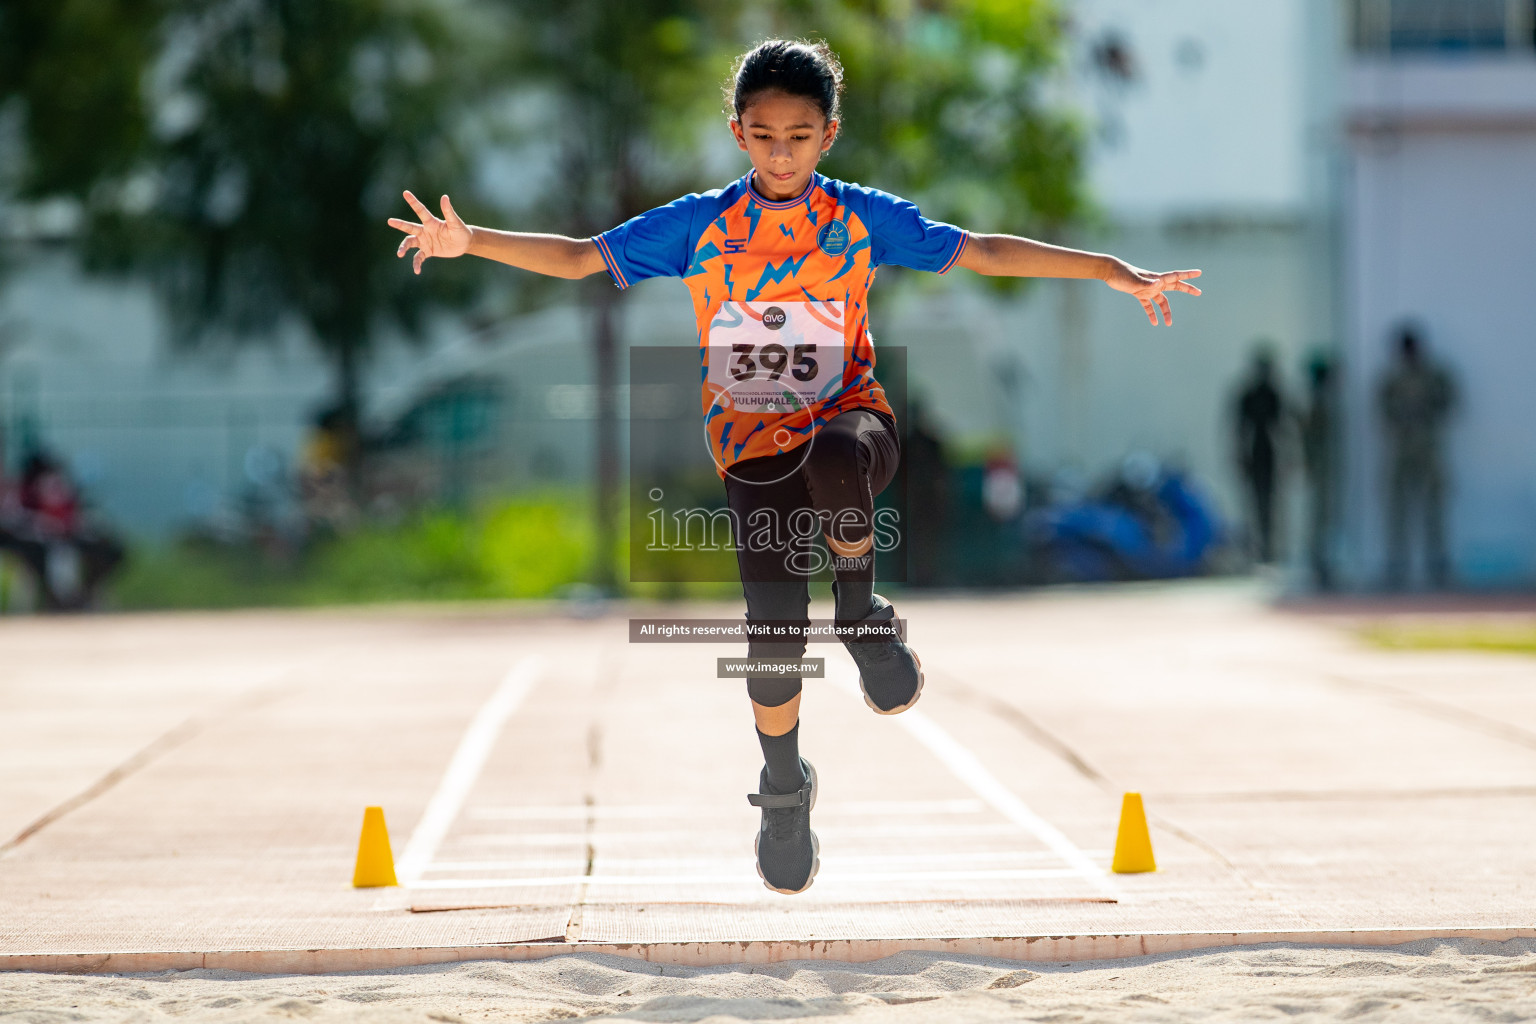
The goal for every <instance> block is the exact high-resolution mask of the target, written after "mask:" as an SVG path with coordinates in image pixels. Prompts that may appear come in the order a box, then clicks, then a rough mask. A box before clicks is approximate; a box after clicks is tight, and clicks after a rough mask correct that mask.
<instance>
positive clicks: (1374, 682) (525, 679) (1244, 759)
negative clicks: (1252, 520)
mask: <svg viewBox="0 0 1536 1024" xmlns="http://www.w3.org/2000/svg"><path fill="white" fill-rule="evenodd" d="M897 606H898V609H899V610H900V612H901V614H902V615H903V616H904V617H906V618H907V619H908V620H909V623H910V640H911V642H912V644H913V645H914V647H916V648H917V649H918V651H919V652H920V653H921V654H922V657H923V664H924V668H925V670H926V671H927V675H928V683H927V686H926V688H925V690H924V693H923V698H922V701H921V702H920V703H919V705H918V706H917V708H916V709H914V712H915V713H908V714H906V715H901V716H894V717H890V718H884V717H879V716H876V715H874V714H873V713H871V712H870V711H869V710H868V709H867V708H866V707H865V706H864V704H863V702H862V701H861V700H860V699H859V697H858V695H857V692H856V686H855V684H854V682H853V680H854V678H855V677H854V676H853V675H852V661H851V659H849V658H848V656H847V654H846V653H845V652H844V651H843V649H842V648H841V646H840V645H836V644H818V645H813V647H812V649H811V651H810V652H809V653H810V655H812V656H825V657H826V658H827V661H828V678H827V679H825V680H808V681H807V684H806V689H807V692H806V696H805V699H804V708H803V724H802V727H801V734H802V750H803V751H804V753H805V754H806V756H807V757H809V758H810V759H811V760H812V761H813V762H814V763H815V764H816V766H817V769H818V772H819V775H820V779H821V790H820V795H819V801H818V804H817V808H816V811H815V814H814V816H813V825H814V827H815V828H816V830H817V832H818V834H819V835H820V837H821V849H822V867H821V872H820V874H819V875H818V876H817V880H816V883H815V885H814V886H813V887H812V888H811V889H810V890H809V891H807V892H806V893H804V894H801V895H799V896H781V895H778V894H775V893H772V892H769V891H768V890H766V889H764V888H763V887H762V885H761V883H760V882H759V880H758V878H757V875H756V873H755V871H754V869H753V864H752V838H753V835H754V832H755V828H756V811H755V809H754V808H751V807H750V806H749V805H748V804H747V802H746V799H745V794H746V793H747V792H748V790H749V789H752V788H754V787H755V785H756V778H757V769H758V766H759V765H760V763H761V762H760V756H759V753H758V750H757V747H756V743H755V740H754V738H753V733H752V725H751V716H750V712H749V709H748V705H747V701H746V697H745V694H744V692H743V689H744V688H743V685H742V683H741V682H740V681H739V680H720V679H717V678H715V659H716V658H717V657H720V656H725V655H740V654H743V653H745V650H744V645H743V644H739V643H738V644H734V645H733V644H723V645H714V644H680V643H679V644H631V643H629V642H628V619H629V618H630V617H631V616H643V615H666V616H671V617H684V616H697V617H701V618H729V617H737V616H739V615H740V609H739V607H737V606H734V605H715V606H702V605H701V606H688V607H678V606H668V607H665V608H657V607H646V608H642V607H638V606H636V607H613V608H610V609H609V610H608V611H607V613H606V614H605V615H603V616H601V617H598V618H595V619H580V618H575V617H572V616H570V615H568V614H565V613H564V612H563V610H562V609H560V608H558V607H525V608H513V607H506V606H485V607H468V608H466V607H435V608H390V609H368V610H331V611H323V612H241V613H227V614H225V613H220V614H201V615H152V616H148V615H144V616H103V617H89V618H59V619H49V620H36V619H34V620H15V621H7V622H0V666H3V669H0V844H4V845H3V847H0V969H4V968H29V969H35V970H101V971H123V970H157V969H163V968H170V967H176V968H186V967H204V966H206V967H226V968H234V969H241V970H273V971H305V972H315V971H326V970H352V969H361V968H369V967H392V966H400V965H404V964H415V963H432V962H448V961H455V960H463V959H469V958H483V957H499V958H503V959H524V958H530V957H538V956H546V955H550V954H552V953H561V952H571V951H576V950H592V951H597V952H605V951H606V952H619V953H622V954H623V955H627V956H632V957H645V958H649V959H654V960H663V961H668V962H684V963H693V964H704V963H725V962H741V961H759V962H760V961H767V960H784V959H791V958H806V957H816V956H824V957H829V958H836V959H842V960H860V959H873V958H875V957H880V956H886V955H890V954H891V953H893V952H896V951H899V950H903V949H928V950H937V951H949V952H956V953H970V954H977V953H979V954H983V955H989V956H998V957H1007V958H1010V959H1020V960H1070V959H1088V958H1095V959H1096V958H1103V957H1109V956H1126V955H1136V954H1141V953H1153V952H1164V951H1169V950H1174V949H1187V948H1199V947H1204V946H1213V945H1226V944H1236V943H1258V942H1268V941H1274V940H1276V939H1283V940H1285V941H1301V942H1334V943H1338V942H1352V943H1367V944H1388V943H1398V942H1404V941H1409V940H1412V939H1416V938H1420V937H1426V936H1447V937H1449V936H1468V937H1479V938H1489V939H1498V940H1502V939H1508V938H1513V937H1533V936H1536V927H1533V926H1536V883H1533V881H1532V879H1533V878H1536V871H1533V870H1532V865H1533V860H1532V854H1531V851H1532V849H1536V658H1529V657H1521V656H1513V655H1498V654H1475V653H1466V654H1463V653H1406V652H1392V651H1380V650H1374V649H1370V648H1368V647H1365V646H1363V645H1362V644H1360V643H1358V642H1357V641H1356V640H1354V639H1353V637H1352V635H1351V634H1350V633H1349V632H1348V631H1347V630H1345V629H1344V628H1342V627H1341V626H1340V624H1339V623H1338V622H1337V621H1334V620H1333V619H1330V618H1328V617H1324V616H1308V615H1302V614H1295V613H1290V612H1284V611H1276V610H1273V609H1271V608H1270V607H1268V606H1267V605H1266V604H1265V603H1264V602H1262V601H1261V600H1259V598H1258V596H1257V594H1256V592H1255V591H1253V590H1252V589H1250V588H1243V587H1233V586H1226V585H1210V584H1193V585H1177V586H1167V587H1148V588H1127V589H1114V590H1098V591H1080V592H1065V593H1053V594H1049V595H1045V594H1042V595H1031V596H1008V597H999V598H995V599H993V598H966V599H917V598H912V597H905V598H902V599H901V600H899V601H898V605H897ZM818 611H819V613H820V614H823V615H826V614H829V613H830V601H829V599H827V598H826V597H825V596H824V595H823V596H822V597H821V598H820V599H819V602H818V606H817V608H816V609H813V614H816V613H817V612H818ZM1129 790H1134V791H1139V792H1141V793H1142V794H1143V795H1144V799H1145V802H1146V806H1147V808H1148V812H1149V816H1150V818H1151V824H1152V837H1153V843H1154V847H1155V849H1156V853H1157V859H1158V865H1159V870H1158V871H1157V872H1156V873H1152V874H1143V875H1111V874H1109V873H1108V866H1109V860H1110V854H1111V849H1112V846H1113V843H1114V837H1115V827H1116V817H1117V814H1118V811H1119V806H1120V797H1121V794H1122V793H1123V792H1125V791H1129ZM370 804H377V805H382V806H383V807H384V810H385V814H386V817H387V820H388V824H389V828H390V833H391V838H392V840H393V847H394V852H395V856H396V858H397V862H398V866H399V868H400V870H401V874H402V881H404V882H406V883H407V884H406V885H404V886H402V887H400V888H398V889H371V890H358V889H353V888H351V886H350V880H351V873H352V863H353V857H354V855H355V852H356V843H357V837H358V829H359V826H360V824H361V819H362V811H363V808H364V807H365V806H367V805H370Z"/></svg>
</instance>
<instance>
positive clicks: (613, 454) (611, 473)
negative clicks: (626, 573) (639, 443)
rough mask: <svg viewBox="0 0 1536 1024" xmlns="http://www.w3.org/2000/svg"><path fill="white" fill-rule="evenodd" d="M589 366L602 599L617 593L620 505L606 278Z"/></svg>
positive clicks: (614, 315) (614, 323)
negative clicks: (594, 396) (593, 384)
mask: <svg viewBox="0 0 1536 1024" xmlns="http://www.w3.org/2000/svg"><path fill="white" fill-rule="evenodd" d="M593 290H594V292H596V295H595V297H594V301H593V313H594V316H593V320H592V362H593V375H594V377H595V379H596V382H597V438H596V442H597V467H596V468H597V506H596V514H597V522H596V524H595V525H596V531H595V532H596V536H597V545H596V551H595V553H594V558H595V563H594V565H593V573H592V580H593V583H595V584H596V585H597V586H598V588H600V589H601V590H602V591H603V593H605V594H613V593H616V592H617V590H618V579H617V573H616V571H615V570H616V566H615V564H614V561H615V560H614V541H615V539H616V534H615V522H614V521H615V519H616V518H617V512H618V505H619V500H618V499H619V430H618V427H619V418H618V362H619V359H618V347H619V346H618V326H619V324H618V321H619V315H618V314H619V311H618V299H619V295H618V292H617V291H616V290H615V289H614V287H613V284H612V282H610V281H609V280H608V277H607V275H606V274H605V275H603V277H602V278H601V279H599V280H598V281H597V283H596V284H595V285H594V288H593Z"/></svg>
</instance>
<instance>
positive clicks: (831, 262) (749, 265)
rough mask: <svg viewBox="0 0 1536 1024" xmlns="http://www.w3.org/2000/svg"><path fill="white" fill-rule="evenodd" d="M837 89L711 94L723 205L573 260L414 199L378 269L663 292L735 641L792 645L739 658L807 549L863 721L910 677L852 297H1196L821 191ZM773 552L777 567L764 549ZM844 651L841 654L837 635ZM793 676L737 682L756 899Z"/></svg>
mask: <svg viewBox="0 0 1536 1024" xmlns="http://www.w3.org/2000/svg"><path fill="white" fill-rule="evenodd" d="M842 84H843V75H842V67H841V65H840V64H839V63H838V60H837V57H836V56H835V55H834V54H833V53H832V51H831V50H829V49H828V48H827V46H826V45H825V44H824V43H805V42H791V41H787V40H782V39H772V40H768V41H766V42H763V43H760V44H759V45H757V46H755V47H753V48H752V49H751V50H750V51H749V52H747V53H745V54H743V55H742V56H741V58H740V59H738V61H737V62H736V67H735V69H734V71H733V73H732V77H731V79H730V80H729V82H728V84H727V92H728V94H729V96H730V107H731V109H730V112H729V113H730V119H729V122H728V123H729V128H730V131H731V134H732V137H733V138H734V139H735V142H736V145H737V146H738V147H739V148H740V149H741V150H742V151H743V152H745V153H746V154H747V157H748V159H749V161H750V163H751V167H750V169H749V170H748V171H747V173H746V174H744V175H742V176H741V177H740V178H738V179H737V180H735V181H733V182H731V183H730V184H728V185H725V186H724V187H722V188H717V189H712V190H710V191H708V192H704V193H694V194H690V195H686V196H683V197H682V198H680V199H677V200H675V201H674V202H671V203H668V204H667V205H666V206H661V207H658V208H656V209H654V210H651V211H649V212H647V213H643V214H641V215H639V216H638V217H635V218H633V219H631V220H629V221H626V222H625V223H623V224H621V225H619V226H618V227H616V228H613V229H612V230H610V231H606V232H604V233H602V234H600V235H597V236H595V237H593V238H585V239H578V238H567V237H564V236H560V235H538V234H526V233H521V232H511V231H494V230H491V229H488V228H482V227H471V226H469V225H467V224H465V223H464V221H463V220H461V219H460V218H459V217H458V215H457V214H456V213H454V211H453V206H452V204H451V203H450V202H449V200H448V197H447V196H444V197H443V198H442V216H441V217H437V216H434V215H433V214H432V212H431V211H430V210H428V209H427V208H426V207H425V206H423V205H422V204H421V202H420V201H418V200H417V199H416V197H415V196H414V195H412V194H411V193H409V192H406V193H405V199H406V201H407V202H408V203H409V204H410V205H411V208H412V209H413V210H415V211H416V214H417V215H418V216H419V217H420V218H421V220H420V222H419V223H417V222H413V221H405V220H399V219H391V220H390V222H389V223H390V224H391V225H392V226H394V227H396V228H398V229H399V230H401V231H403V232H405V234H406V238H405V239H404V240H403V241H402V242H401V243H400V248H399V250H398V251H399V254H400V255H401V256H404V255H406V254H407V253H408V252H410V251H411V250H412V249H414V250H416V254H415V257H414V264H415V269H416V272H417V273H420V271H421V266H422V262H423V261H424V260H426V259H427V258H428V257H434V256H436V257H444V256H461V255H463V254H465V253H473V254H475V255H478V256H484V257H487V258H490V259H494V260H499V261H501V262H503V263H508V264H510V265H512V266H515V267H521V268H524V269H526V270H533V271H536V272H538V273H543V274H552V275H555V276H557V277H567V278H577V277H585V276H586V275H588V274H594V273H598V272H600V271H602V270H607V271H608V273H609V274H610V275H611V276H612V277H613V281H614V283H615V284H616V285H618V287H620V288H627V287H629V286H630V285H632V284H634V283H635V282H637V281H641V280H644V279H646V278H650V277H680V278H682V279H683V281H684V283H686V284H687V285H688V288H689V291H690V292H691V294H692V297H693V303H694V310H695V313H696V315H697V319H698V337H699V342H700V356H701V362H702V374H701V375H702V378H703V380H702V393H701V398H700V406H701V409H702V411H703V415H704V424H705V432H706V440H707V443H708V445H709V447H710V452H711V455H712V456H713V458H714V460H715V466H716V472H717V474H718V475H719V476H720V478H721V480H722V481H723V482H724V485H725V491H726V497H727V501H728V504H729V507H730V511H731V515H732V520H733V526H734V527H735V529H736V545H737V564H738V567H739V569H740V571H741V580H742V593H743V596H744V597H745V599H746V606H747V621H748V623H749V624H759V623H783V624H791V625H793V626H794V627H796V628H797V629H799V630H801V632H800V634H799V635H800V639H798V640H795V641H793V642H780V643H769V642H764V641H760V640H758V639H753V640H752V641H751V643H750V645H749V647H748V654H749V657H751V658H761V657H790V658H799V657H800V656H802V655H803V654H804V653H805V640H804V632H803V630H804V629H805V627H807V626H808V625H809V619H808V618H807V613H808V611H809V606H810V594H809V589H808V579H807V575H808V574H807V571H806V566H807V559H806V556H807V555H809V554H811V553H812V551H811V544H812V543H813V541H814V538H815V537H816V536H817V535H818V534H819V535H821V536H823V537H824V538H825V540H826V544H827V547H828V548H829V550H830V552H831V554H832V559H831V561H832V566H833V571H834V573H835V575H836V582H835V583H834V584H833V596H834V598H835V602H836V610H835V616H836V621H837V623H838V625H839V626H840V627H842V628H843V629H844V630H851V629H855V628H857V627H860V626H862V627H865V628H866V629H883V630H886V631H887V632H885V633H884V634H876V635H875V636H874V637H873V639H869V640H866V641H865V642H857V641H851V640H850V641H847V647H848V650H849V653H850V654H851V655H852V656H853V658H854V661H855V662H856V663H857V665H858V667H859V683H860V686H861V688H862V689H863V691H864V699H865V702H866V703H867V704H869V706H870V707H871V708H872V709H874V710H875V711H876V712H878V713H880V714H896V713H898V712H900V711H904V710H906V709H907V708H909V707H911V706H912V704H913V703H914V702H915V701H916V700H917V698H918V695H919V694H920V693H921V690H922V685H923V675H922V670H921V666H920V664H919V662H918V659H917V655H916V654H915V653H913V651H912V649H911V648H910V647H908V646H907V645H906V643H904V642H903V640H902V639H900V638H898V637H896V636H894V635H891V633H890V632H889V630H890V628H891V624H892V623H893V621H894V620H895V615H896V613H895V609H894V608H892V607H891V605H890V602H888V601H887V600H885V598H883V597H881V596H880V595H878V594H875V593H874V579H875V563H874V550H873V549H874V540H875V538H874V524H873V521H872V517H873V504H874V498H875V496H876V495H877V494H879V493H880V491H881V490H882V489H884V487H885V486H886V485H887V484H888V483H889V482H890V479H891V477H892V475H893V474H894V472H895V470H896V465H897V460H898V458H899V456H900V451H899V445H898V441H897V434H896V422H895V418H894V416H893V414H892V412H891V408H890V405H889V404H888V403H887V401H886V398H885V392H884V390H883V389H882V388H881V386H880V384H879V383H878V382H877V381H876V379H875V375H874V369H875V349H874V342H873V338H872V337H871V335H870V332H869V326H868V323H869V313H868V305H867V300H868V291H869V286H870V283H871V282H872V281H873V280H874V276H875V271H876V269H877V268H878V267H880V266H881V265H883V264H899V265H901V266H906V267H912V268H915V269H918V270H928V271H932V272H934V273H940V274H942V273H944V272H946V271H948V270H950V269H951V268H952V267H956V266H960V267H965V268H966V269H968V270H972V271H975V272H976V273H979V274H989V275H1005V276H1014V277H1065V278H1089V279H1097V280H1099V281H1102V282H1104V283H1105V284H1107V285H1109V287H1111V288H1114V289H1116V290H1118V291H1122V292H1126V293H1128V294H1130V295H1132V296H1133V297H1135V298H1136V300H1137V301H1138V302H1140V303H1141V306H1142V309H1143V310H1144V311H1145V313H1146V316H1147V319H1148V320H1149V321H1150V322H1151V323H1152V324H1154V325H1156V324H1157V322H1158V314H1159V312H1161V315H1162V318H1163V320H1164V321H1165V322H1171V321H1172V310H1171V309H1170V307H1169V304H1168V297H1167V295H1166V293H1167V292H1169V291H1181V292H1187V293H1189V294H1191V295H1198V294H1200V291H1199V289H1198V288H1196V287H1194V286H1193V285H1191V284H1189V283H1187V282H1188V280H1189V279H1190V278H1193V277H1196V276H1198V275H1199V273H1200V272H1199V271H1198V270H1181V271H1172V272H1168V273H1152V272H1149V271H1145V270H1140V269H1138V268H1136V267H1133V266H1131V265H1130V264H1128V263H1126V262H1124V261H1123V260H1120V259H1117V258H1115V257H1113V256H1109V255H1104V254H1101V253H1091V252H1080V251H1078V250H1074V249H1064V248H1061V247H1058V246H1054V245H1046V244H1044V243H1041V242H1036V241H1031V240H1030V239H1027V238H1020V237H1017V236H1015V235H1001V234H998V235H983V234H973V233H971V232H969V231H966V230H965V229H963V228H959V227H956V226H954V225H952V224H944V223H941V222H938V221H933V220H929V219H927V218H926V217H924V216H923V215H922V214H921V213H919V212H918V209H917V207H916V206H913V205H912V204H911V203H909V202H907V201H906V200H904V199H900V198H898V197H896V196H893V195H891V194H889V193H887V192H881V191H878V190H876V189H873V188H869V187H866V186H863V185H853V184H849V183H847V182H843V181H838V180H837V179H835V178H829V177H826V176H825V175H822V174H820V173H818V172H817V170H816V165H817V163H818V162H819V161H820V160H821V158H822V156H823V155H825V154H826V153H827V151H828V150H830V149H831V148H832V144H833V142H834V140H836V138H837V133H838V128H839V125H840V121H839V118H840V112H839V101H840V98H841V94H842ZM785 527H787V528H788V531H789V533H790V539H789V542H788V544H787V546H786V545H784V544H782V543H777V541H781V540H782V539H783V536H784V529H785ZM844 635H845V636H846V633H845V634H844ZM800 690H801V679H800V677H799V676H787V675H786V676H773V677H763V678H748V680H747V694H748V696H749V697H750V698H751V703H752V714H753V718H754V720H755V723H756V726H757V739H758V743H759V745H760V747H761V749H762V753H763V761H764V767H763V770H762V773H761V775H760V777H759V779H758V792H756V793H753V794H750V795H749V797H748V799H749V800H750V801H751V802H752V803H753V804H754V805H755V806H758V807H760V808H761V809H762V820H761V824H760V825H759V828H758V834H757V841H756V849H757V861H758V871H759V873H760V874H761V875H762V877H763V881H764V884H766V885H767V886H768V887H769V888H770V889H774V890H776V891H778V892H785V893H794V892H801V891H803V890H804V889H806V888H807V887H808V886H810V884H811V882H812V880H813V879H814V878H815V875H816V870H817V867H818V864H819V859H818V850H819V843H818V840H817V838H816V834H815V833H814V832H813V831H811V827H810V812H811V807H812V805H813V804H814V803H815V800H816V772H815V769H814V768H812V766H811V764H810V762H809V761H808V760H806V759H805V758H803V757H801V756H800V749H799V717H800Z"/></svg>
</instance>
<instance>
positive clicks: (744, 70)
mask: <svg viewBox="0 0 1536 1024" xmlns="http://www.w3.org/2000/svg"><path fill="white" fill-rule="evenodd" d="M725 91H726V98H727V100H728V101H729V102H730V105H731V112H732V113H734V114H735V115H736V116H737V117H738V118H739V117H741V113H742V111H743V110H745V109H746V108H747V104H749V103H751V102H752V100H753V99H754V98H756V97H757V95H758V94H759V93H764V92H782V93H784V94H785V95H786V96H803V97H805V98H806V99H808V100H810V101H811V102H812V103H815V104H816V106H817V107H818V108H820V110H821V113H822V116H823V117H825V118H826V119H827V120H828V121H831V120H835V119H836V118H837V117H838V116H839V115H840V113H841V102H840V101H841V99H842V96H843V66H842V64H840V63H839V62H838V59H837V54H835V53H833V52H832V50H831V48H830V47H828V46H827V44H826V43H823V42H814V43H812V42H804V41H801V40H792V39H769V40H766V41H764V42H761V43H758V44H757V45H756V46H754V47H752V49H750V50H748V51H747V52H746V53H744V54H742V55H741V56H740V57H739V58H737V60H736V65H735V67H733V68H732V69H731V77H730V79H729V80H728V81H727V82H726V90H725Z"/></svg>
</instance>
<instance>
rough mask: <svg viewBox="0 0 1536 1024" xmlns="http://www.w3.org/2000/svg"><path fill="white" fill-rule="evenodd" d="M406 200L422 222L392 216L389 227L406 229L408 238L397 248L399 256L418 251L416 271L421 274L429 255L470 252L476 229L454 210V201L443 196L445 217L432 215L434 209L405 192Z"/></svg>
mask: <svg viewBox="0 0 1536 1024" xmlns="http://www.w3.org/2000/svg"><path fill="white" fill-rule="evenodd" d="M405 201H406V202H408V203H410V204H411V209H413V210H415V211H416V216H418V217H420V218H421V223H420V224H413V223H411V222H410V221H408V220H401V219H400V218H398V217H391V218H389V226H390V227H392V228H399V229H400V230H401V231H404V232H405V235H406V237H405V240H404V241H403V242H401V243H400V248H399V249H397V250H395V255H396V256H404V255H405V254H406V253H408V252H410V251H411V250H412V249H415V250H416V258H415V261H414V265H415V270H416V273H418V274H419V273H421V265H422V263H423V262H425V260H426V259H427V257H428V256H440V257H442V258H444V259H449V258H451V257H454V256H463V255H464V254H465V253H466V252H468V251H469V243H470V241H471V240H472V239H473V238H474V232H473V231H471V230H470V227H469V225H468V224H465V223H464V221H463V220H462V219H461V218H460V217H459V215H458V214H457V213H455V212H454V209H453V203H451V202H449V201H448V197H447V196H443V201H442V206H443V216H442V217H441V219H439V218H437V217H434V216H432V211H431V210H429V209H427V208H426V207H425V206H423V205H422V203H421V200H419V199H417V198H416V197H415V196H413V195H411V193H410V192H409V191H406V193H405Z"/></svg>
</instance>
